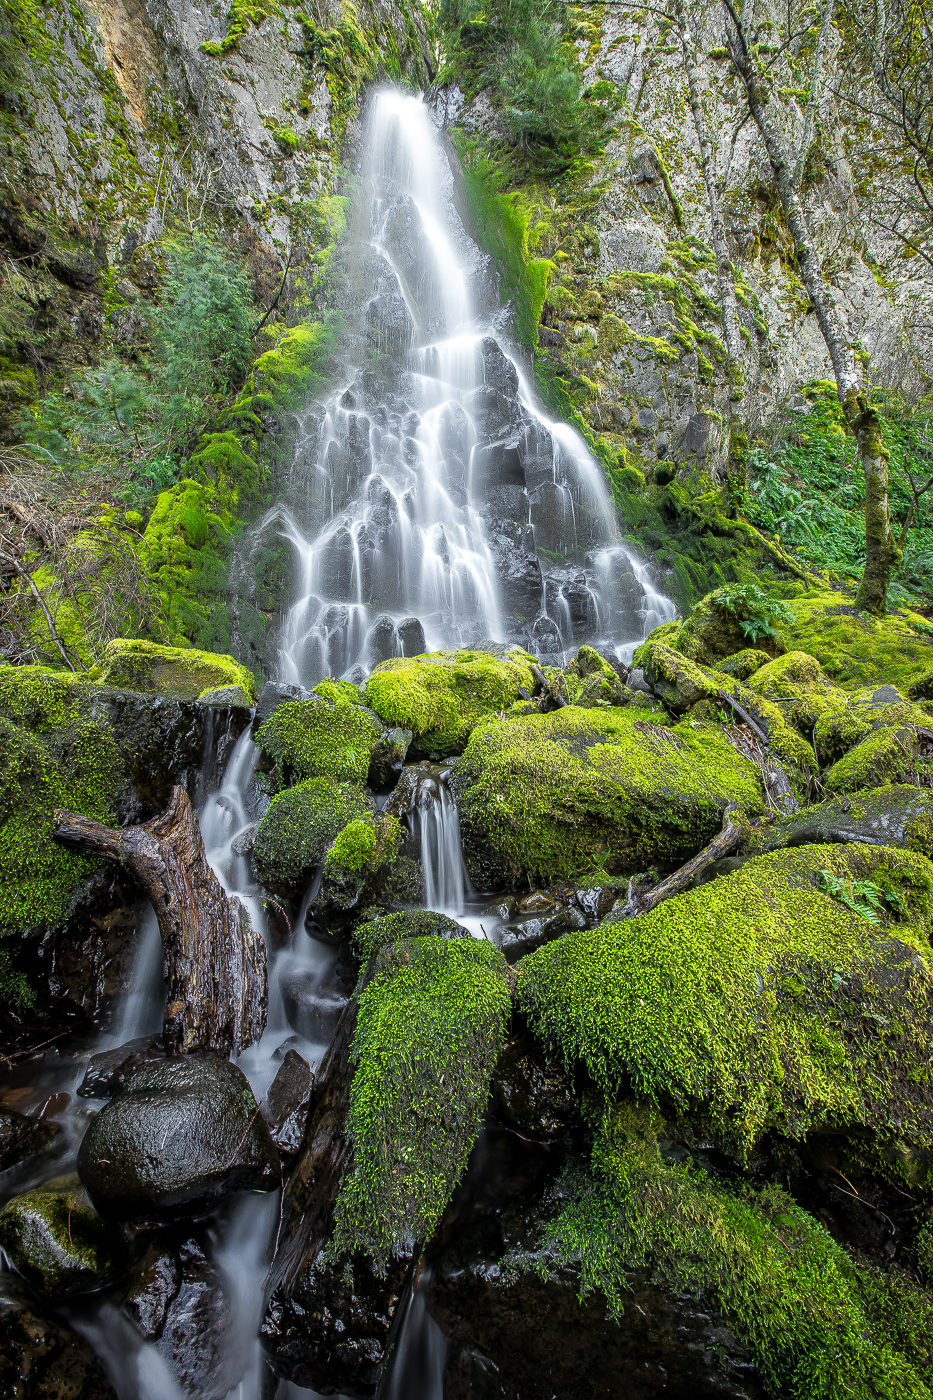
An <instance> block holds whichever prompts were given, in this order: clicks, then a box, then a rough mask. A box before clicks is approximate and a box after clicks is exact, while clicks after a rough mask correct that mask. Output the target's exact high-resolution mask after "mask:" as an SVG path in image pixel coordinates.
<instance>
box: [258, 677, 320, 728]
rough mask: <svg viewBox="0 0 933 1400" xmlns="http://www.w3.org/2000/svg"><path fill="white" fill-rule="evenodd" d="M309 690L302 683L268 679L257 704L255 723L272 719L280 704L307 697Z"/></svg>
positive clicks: (259, 723)
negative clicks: (289, 683)
mask: <svg viewBox="0 0 933 1400" xmlns="http://www.w3.org/2000/svg"><path fill="white" fill-rule="evenodd" d="M307 695H308V692H307V691H306V690H303V689H302V687H301V686H300V685H288V684H287V683H286V682H285V681H266V683H265V685H264V686H263V688H262V691H261V693H260V696H259V700H258V702H257V704H256V714H255V723H256V725H257V727H258V726H259V725H261V724H265V722H266V720H267V719H271V718H272V716H273V715H274V714H275V712H276V710H277V709H278V708H279V706H280V705H287V704H288V703H289V701H290V700H302V699H307Z"/></svg>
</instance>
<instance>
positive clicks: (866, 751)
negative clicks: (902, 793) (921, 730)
mask: <svg viewBox="0 0 933 1400" xmlns="http://www.w3.org/2000/svg"><path fill="white" fill-rule="evenodd" d="M914 742H915V736H914V732H913V730H912V729H909V728H906V727H905V728H901V729H898V728H896V727H895V726H893V725H891V726H890V727H888V726H885V727H884V728H882V729H876V730H875V731H874V732H873V733H871V734H869V735H867V737H866V738H864V739H862V740H861V741H860V742H859V743H857V744H856V745H855V747H854V748H852V749H850V750H849V752H848V753H846V754H843V756H842V758H840V759H839V761H838V762H837V763H834V764H833V766H832V768H830V770H829V772H828V773H826V774H825V777H824V781H825V783H826V786H827V788H829V790H830V791H831V792H858V791H860V790H861V789H862V788H875V787H880V786H881V785H882V784H883V783H910V782H912V781H913V780H914V779H915V776H916V775H915V772H914Z"/></svg>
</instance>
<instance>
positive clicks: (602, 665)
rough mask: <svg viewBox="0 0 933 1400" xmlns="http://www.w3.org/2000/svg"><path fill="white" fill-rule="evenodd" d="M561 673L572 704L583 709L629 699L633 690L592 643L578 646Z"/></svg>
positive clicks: (626, 702) (625, 703) (623, 701)
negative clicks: (627, 687) (591, 645)
mask: <svg viewBox="0 0 933 1400" xmlns="http://www.w3.org/2000/svg"><path fill="white" fill-rule="evenodd" d="M564 676H565V679H566V682H567V689H568V690H569V692H570V697H571V700H572V702H573V704H574V705H579V706H580V707H581V708H582V709H595V708H596V707H597V706H598V705H628V704H630V703H631V700H632V692H631V691H630V690H626V688H625V686H624V685H623V684H622V682H621V680H620V679H619V676H618V673H617V672H616V671H615V670H614V669H613V667H612V666H610V664H609V662H608V661H607V660H606V659H605V657H603V656H600V654H599V652H598V651H596V650H595V648H594V647H588V646H582V647H580V649H579V650H578V652H577V654H576V656H575V657H574V658H573V660H572V661H571V662H570V664H569V665H568V666H567V667H565V670H564ZM518 703H519V704H521V703H522V702H521V701H519V702H518ZM513 713H514V711H513Z"/></svg>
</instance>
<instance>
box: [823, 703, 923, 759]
mask: <svg viewBox="0 0 933 1400" xmlns="http://www.w3.org/2000/svg"><path fill="white" fill-rule="evenodd" d="M928 723H929V719H928V716H927V715H925V714H924V712H923V710H921V709H919V708H918V707H917V706H916V705H913V704H911V702H910V701H909V700H906V699H905V698H904V697H903V696H902V695H901V694H900V692H899V691H898V690H897V689H896V688H895V687H894V686H883V687H882V688H881V689H880V690H872V689H871V688H868V689H859V690H855V691H853V692H851V693H850V694H849V695H848V696H847V697H846V707H845V709H842V710H837V711H834V712H829V713H827V714H825V715H823V716H822V717H821V718H820V719H819V721H818V722H817V725H816V728H815V729H814V732H813V742H814V744H815V745H816V751H817V753H818V754H819V756H820V761H821V762H822V763H835V762H836V761H837V759H840V758H842V756H843V754H846V753H848V752H849V750H850V749H853V748H854V747H855V745H856V744H860V743H861V742H862V740H863V739H865V738H867V737H868V735H869V734H871V733H872V732H873V731H874V730H877V729H882V728H904V727H905V726H908V725H914V724H919V725H921V726H924V727H925V726H926V725H927V724H928ZM912 742H913V739H912V736H911V743H912Z"/></svg>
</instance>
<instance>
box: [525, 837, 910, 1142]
mask: <svg viewBox="0 0 933 1400" xmlns="http://www.w3.org/2000/svg"><path fill="white" fill-rule="evenodd" d="M866 881H870V882H872V885H873V888H874V889H875V891H876V892H877V898H878V902H879V908H880V909H881V910H882V911H883V912H882V913H876V912H874V911H873V909H872V908H871V907H870V906H869V905H867V903H866V900H865V897H864V886H863V885H860V883H859V882H866ZM830 888H833V889H835V891H836V893H829V892H828V890H829V889H830ZM860 888H861V889H862V891H863V892H862V894H861V895H860V894H859V889H860ZM860 900H861V903H860ZM866 910H867V913H866V912H865V911H866ZM869 916H870V917H869ZM931 928H933V865H931V863H930V862H929V861H927V860H926V859H925V858H924V857H923V856H921V855H917V854H915V853H914V852H910V851H903V850H897V849H892V848H889V847H868V846H802V847H798V848H795V849H793V850H786V851H779V852H775V853H772V854H770V855H766V856H761V857H758V858H757V859H754V860H750V861H748V862H746V863H745V864H744V865H743V866H742V868H741V869H740V870H738V871H736V872H735V873H734V874H732V875H729V876H725V877H722V878H720V879H718V880H714V881H712V882H710V883H708V884H706V885H704V886H702V887H701V888H699V889H694V890H690V891H688V892H687V893H685V894H682V895H678V896H676V897H674V898H672V899H669V900H666V901H665V902H664V903H663V904H660V905H659V906H658V907H657V908H656V909H654V910H652V911H651V912H650V913H648V914H645V915H643V916H642V917H640V918H636V919H632V920H630V921H628V922H625V923H621V924H610V925H608V926H601V927H598V928H596V929H594V930H593V931H592V932H588V933H587V932H583V933H575V934H573V935H569V936H564V937H563V938H560V939H558V940H557V941H556V942H555V943H550V944H547V945H545V946H544V947H543V948H541V949H539V950H538V951H537V952H535V953H532V954H531V955H530V956H528V957H526V958H524V959H522V960H521V961H520V962H519V963H518V965H517V972H518V983H517V1001H518V1005H519V1007H520V1008H521V1009H522V1010H523V1012H524V1013H525V1015H526V1016H527V1017H528V1019H529V1022H530V1024H531V1027H532V1029H533V1030H534V1032H535V1033H536V1034H537V1035H538V1036H540V1037H541V1039H542V1040H543V1041H544V1042H545V1044H547V1045H550V1046H552V1047H553V1048H554V1049H555V1050H557V1051H559V1052H560V1053H561V1054H562V1056H563V1058H564V1060H565V1062H566V1063H567V1064H568V1066H569V1065H573V1064H575V1063H577V1062H578V1061H582V1062H583V1063H584V1064H585V1065H586V1067H587V1069H588V1070H589V1072H590V1074H591V1075H592V1076H593V1078H594V1080H595V1081H596V1082H597V1083H598V1084H599V1085H601V1086H602V1087H603V1088H604V1089H605V1090H606V1091H607V1092H610V1093H614V1092H617V1091H618V1090H619V1089H620V1088H621V1087H623V1086H624V1085H634V1086H635V1087H636V1088H637V1090H638V1091H639V1092H640V1093H642V1094H644V1095H647V1096H648V1097H649V1098H654V1099H656V1100H657V1101H658V1102H659V1103H661V1104H665V1103H666V1104H668V1105H673V1106H674V1107H675V1108H676V1109H677V1110H681V1111H683V1110H687V1111H690V1112H692V1113H697V1114H699V1115H700V1116H701V1117H702V1119H703V1121H704V1122H705V1123H707V1124H708V1125H709V1129H710V1131H711V1132H712V1133H713V1134H714V1136H715V1137H716V1139H717V1141H718V1142H719V1143H720V1145H721V1146H722V1147H723V1148H724V1149H725V1150H727V1151H729V1152H731V1153H734V1154H737V1155H738V1156H739V1157H740V1158H744V1157H745V1156H746V1154H747V1153H748V1152H749V1151H750V1150H751V1149H752V1147H753V1146H754V1144H755V1143H756V1142H757V1141H758V1140H759V1139H760V1138H761V1136H762V1135H763V1134H764V1133H766V1132H768V1131H769V1130H771V1129H774V1130H776V1131H778V1132H779V1133H781V1134H783V1135H785V1136H787V1137H790V1138H802V1137H803V1136H804V1135H805V1134H806V1133H808V1132H810V1131H813V1130H818V1129H822V1130H827V1131H834V1132H846V1131H850V1132H853V1133H855V1134H859V1133H865V1132H873V1133H876V1134H878V1135H879V1136H880V1138H881V1139H884V1138H885V1137H886V1136H891V1135H894V1136H897V1137H898V1138H900V1139H901V1140H903V1141H904V1142H906V1143H907V1144H911V1145H914V1146H917V1147H921V1148H923V1149H925V1150H926V1149H929V1147H930V1146H931V1145H933V1082H931V1075H930V1067H929V1066H930V1057H931V1051H933V977H931V969H930V964H929V940H930V932H931ZM892 1124H896V1125H897V1126H896V1128H894V1127H892Z"/></svg>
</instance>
